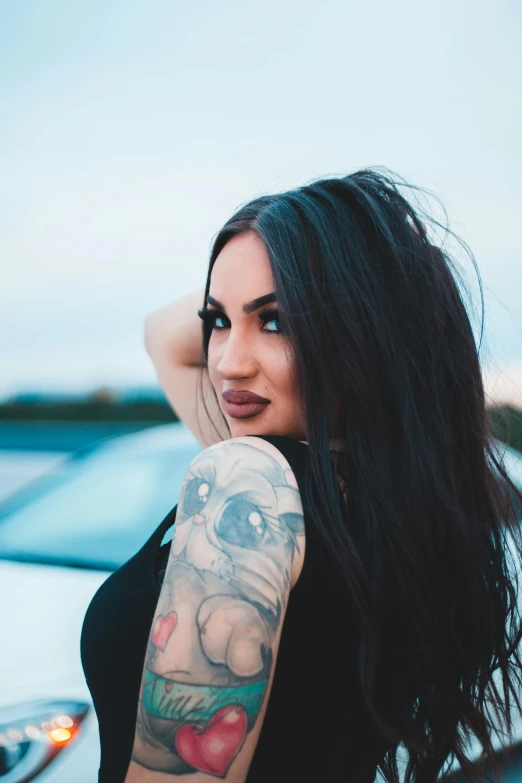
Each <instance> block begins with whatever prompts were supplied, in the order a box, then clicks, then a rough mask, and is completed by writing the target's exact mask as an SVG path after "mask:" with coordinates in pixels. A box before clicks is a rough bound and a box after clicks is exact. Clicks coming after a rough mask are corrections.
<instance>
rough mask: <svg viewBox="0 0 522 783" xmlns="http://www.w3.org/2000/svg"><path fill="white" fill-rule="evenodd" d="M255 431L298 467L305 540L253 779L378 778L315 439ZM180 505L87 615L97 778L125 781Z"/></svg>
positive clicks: (84, 644)
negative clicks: (313, 501) (324, 531)
mask: <svg viewBox="0 0 522 783" xmlns="http://www.w3.org/2000/svg"><path fill="white" fill-rule="evenodd" d="M256 437H263V439H264V440H267V441H268V442H270V443H272V444H273V445H274V446H276V447H277V448H278V449H279V451H280V452H281V453H282V454H283V455H284V456H285V457H286V459H287V460H288V462H289V464H290V467H291V468H292V470H293V472H294V474H295V477H296V479H297V484H298V487H299V488H300V489H301V500H302V503H303V512H304V523H305V535H306V542H305V558H304V563H303V569H302V571H301V574H300V576H299V579H298V580H297V583H296V585H295V587H294V588H293V590H291V592H290V596H289V600H288V605H287V610H286V614H285V618H284V622H283V628H282V634H281V640H280V644H279V652H278V657H277V660H276V664H275V672H274V679H273V684H272V690H271V693H270V698H269V701H268V707H267V711H266V715H265V719H264V722H263V725H262V729H261V733H260V736H259V740H258V743H257V746H256V750H255V752H254V756H253V758H252V762H251V765H250V769H249V772H248V777H247V783H293V781H296V783H341V781H342V783H352V781H356V780H357V783H372V781H373V780H374V778H375V775H376V764H377V761H378V760H379V757H380V753H379V749H378V743H377V741H376V739H375V737H374V735H373V733H372V731H371V729H370V727H369V722H368V719H367V713H366V710H365V708H364V705H363V702H362V695H361V692H360V687H359V682H358V676H357V669H358V667H357V656H358V639H359V631H358V622H357V620H356V619H355V616H354V614H353V612H352V611H351V602H350V598H349V595H348V593H347V590H346V587H345V586H344V585H343V584H341V583H340V581H339V578H338V577H337V576H336V575H335V573H334V569H333V568H332V564H331V562H329V558H328V555H327V554H326V552H325V550H324V547H323V545H322V541H321V540H320V538H319V535H318V532H317V531H316V530H315V529H314V525H313V523H312V520H311V518H310V515H309V513H308V511H307V508H306V501H305V494H304V493H303V491H302V488H303V487H304V486H305V482H307V481H309V475H308V470H309V463H308V460H309V451H308V449H309V447H308V446H307V445H306V444H304V443H301V442H300V441H298V440H295V439H293V438H289V437H286V436H282V435H270V436H256ZM176 510H177V506H175V507H174V508H173V509H172V511H170V512H169V514H167V516H166V517H165V519H164V520H163V522H161V524H160V525H159V527H158V528H157V529H156V530H155V531H154V533H153V534H152V535H151V537H150V538H149V540H148V541H147V542H146V543H145V544H144V545H143V547H142V548H141V549H140V551H139V552H138V553H137V554H136V555H134V557H133V558H131V559H130V560H129V561H128V562H127V563H125V565H123V566H122V567H121V568H120V569H119V570H118V571H115V572H114V573H113V574H111V576H110V577H109V578H108V579H107V580H106V581H105V582H104V583H103V584H102V586H101V587H100V588H99V590H98V592H97V593H96V595H95V596H94V598H93V599H92V601H91V604H90V606H89V608H88V610H87V613H86V616H85V620H84V624H83V629H82V638H81V656H82V664H83V669H84V672H85V677H86V680H87V684H88V686H89V689H90V691H91V695H92V698H93V703H94V708H95V710H96V714H97V716H98V721H99V729H100V742H101V766H100V771H99V779H98V780H99V783H123V781H124V780H125V776H126V773H127V769H128V766H129V763H130V758H131V754H132V747H133V743H134V733H135V727H136V717H137V710H138V699H139V691H140V685H141V676H142V671H143V665H144V660H145V651H146V647H147V642H148V638H149V633H150V628H151V625H152V620H153V616H154V612H155V610H156V604H157V602H158V597H159V593H160V589H161V583H162V578H163V576H164V569H165V565H166V560H167V557H168V552H169V549H170V544H164V545H163V546H161V542H162V539H163V538H164V537H165V534H166V532H167V531H168V530H169V528H170V527H172V525H174V523H175V519H176ZM381 752H382V751H381Z"/></svg>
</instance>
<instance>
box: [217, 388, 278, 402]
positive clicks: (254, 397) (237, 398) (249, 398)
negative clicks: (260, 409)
mask: <svg viewBox="0 0 522 783" xmlns="http://www.w3.org/2000/svg"><path fill="white" fill-rule="evenodd" d="M222 397H223V399H224V400H226V401H227V402H232V403H235V404H236V405H241V404H243V403H247V402H262V403H267V402H270V400H267V399H266V397H260V396H259V394H254V392H249V391H224V392H223V393H222Z"/></svg>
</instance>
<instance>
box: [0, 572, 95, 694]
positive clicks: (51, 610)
mask: <svg viewBox="0 0 522 783" xmlns="http://www.w3.org/2000/svg"><path fill="white" fill-rule="evenodd" d="M108 576H109V573H108V572H107V571H92V570H88V569H79V568H64V567H57V566H49V565H34V564H27V563H14V562H8V561H0V595H1V596H2V644H1V645H0V672H1V674H0V706H5V705H7V704H14V703H20V702H22V701H26V700H32V699H37V698H57V697H58V698H59V697H62V698H63V697H71V698H78V699H85V698H87V699H88V700H90V699H89V694H88V689H87V686H86V683H85V679H84V676H83V670H82V666H81V660H80V635H81V629H82V623H83V618H84V616H85V612H86V610H87V607H88V605H89V602H90V600H91V598H92V596H93V595H94V593H95V592H96V590H97V589H98V587H99V586H100V585H101V584H102V582H104V581H105V580H106V579H107V577H108Z"/></svg>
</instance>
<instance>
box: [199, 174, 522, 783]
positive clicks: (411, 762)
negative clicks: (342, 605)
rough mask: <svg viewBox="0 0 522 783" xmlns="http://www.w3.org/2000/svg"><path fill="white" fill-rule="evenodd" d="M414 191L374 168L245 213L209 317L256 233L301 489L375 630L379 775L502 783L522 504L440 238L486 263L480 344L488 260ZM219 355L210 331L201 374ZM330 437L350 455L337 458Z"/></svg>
mask: <svg viewBox="0 0 522 783" xmlns="http://www.w3.org/2000/svg"><path fill="white" fill-rule="evenodd" d="M404 188H406V189H408V192H411V193H414V194H416V193H426V192H427V191H425V190H423V189H420V188H418V187H416V186H413V185H410V184H408V183H407V182H405V180H403V179H402V178H401V177H399V176H398V175H396V174H394V173H393V172H391V171H390V170H389V169H384V168H382V167H371V168H368V169H364V170H361V171H357V172H355V173H353V174H350V175H348V176H346V177H332V178H326V179H321V180H318V181H313V182H311V183H309V184H306V185H304V186H302V187H298V188H295V189H292V190H289V191H286V192H283V193H277V194H274V195H264V196H261V197H259V198H256V199H255V200H253V201H251V202H249V203H247V204H245V205H243V206H241V207H240V208H239V209H238V210H237V212H236V213H235V214H234V215H233V216H232V217H231V218H230V220H229V221H228V222H227V223H226V224H225V226H224V227H223V228H222V229H221V231H219V233H218V234H217V236H216V237H215V239H214V242H213V246H212V249H211V256H210V264H209V270H208V277H207V284H206V290H205V302H206V296H207V294H208V291H209V285H210V273H211V271H212V267H213V264H214V262H215V260H216V258H217V256H218V255H219V253H220V252H221V250H222V248H223V247H224V246H225V244H226V243H227V242H228V241H229V240H230V239H231V238H232V237H235V236H237V235H238V234H242V233H243V232H247V231H254V232H256V233H257V234H258V235H259V236H260V237H261V239H262V240H263V242H264V243H265V246H266V249H267V251H268V256H269V259H270V264H271V268H272V272H273V277H274V280H275V288H276V294H277V302H278V311H279V318H280V321H281V326H282V329H283V331H284V332H286V334H287V335H288V337H289V341H290V344H291V346H292V350H293V354H294V367H295V373H296V379H297V384H298V391H299V396H300V400H301V404H302V406H303V412H304V416H305V423H306V432H307V439H308V443H309V446H310V458H311V465H312V472H313V481H312V482H311V484H310V486H309V487H304V488H302V491H304V492H306V494H307V498H306V501H307V504H308V507H309V509H310V511H311V514H312V517H313V519H314V521H315V524H316V526H317V529H318V530H319V531H320V534H321V536H322V540H323V542H324V544H325V545H326V547H327V549H328V550H329V552H330V555H331V560H332V563H333V564H335V566H336V567H337V569H338V571H339V574H340V576H341V578H342V579H343V580H344V583H345V584H346V586H347V588H348V590H349V593H350V595H351V596H352V598H353V601H354V605H355V607H356V610H357V612H358V615H359V617H360V622H361V637H360V646H359V659H358V660H359V664H358V665H359V676H360V683H361V687H362V692H363V696H364V700H365V704H366V707H367V711H368V715H369V717H370V720H371V722H372V725H373V727H374V730H375V732H376V733H377V735H378V736H379V737H380V739H381V740H382V742H383V745H382V747H385V748H388V750H386V752H385V753H384V755H382V756H381V757H380V758H379V759H378V760H377V759H376V760H375V761H376V762H377V763H378V765H379V769H380V772H381V773H382V775H383V776H384V777H385V778H386V780H387V781H388V782H389V783H398V781H399V780H400V779H402V777H403V775H404V780H405V781H406V783H411V782H412V781H415V783H433V781H435V780H436V778H437V776H438V775H440V774H445V773H447V772H448V770H449V768H450V766H451V764H452V762H453V761H454V760H455V759H457V760H458V762H459V763H460V765H461V768H462V770H463V772H464V773H465V775H466V778H467V779H468V780H472V781H473V780H483V779H484V777H485V776H486V774H485V772H484V766H483V762H484V761H486V760H488V761H489V763H490V765H491V766H492V769H493V771H494V773H495V774H496V775H497V776H498V775H499V773H500V767H499V765H498V760H497V759H496V753H495V751H494V748H493V745H492V738H493V735H496V736H497V737H498V738H500V739H501V742H502V736H501V735H502V733H503V732H504V731H506V732H508V734H510V733H511V732H512V714H511V712H512V709H513V707H516V708H517V709H518V710H520V709H521V704H520V695H519V694H520V686H521V676H520V672H521V660H520V657H519V642H520V639H521V637H522V625H521V619H520V613H519V608H518V570H517V569H518V562H519V560H520V558H521V555H522V545H521V535H520V528H519V524H518V521H517V517H516V512H515V505H514V500H513V498H517V499H518V500H522V495H521V494H520V492H518V490H517V487H516V486H515V485H514V484H513V483H512V482H511V480H510V478H509V476H508V474H507V471H506V469H505V466H504V462H503V459H502V453H501V450H500V449H499V447H498V444H497V443H496V441H495V440H494V438H493V436H492V427H491V420H490V417H489V414H488V410H487V407H486V399H485V392H484V387H483V379H482V374H481V369H480V364H479V355H478V354H479V352H478V350H477V346H476V343H475V338H474V335H473V330H472V326H471V322H470V318H469V317H468V312H467V309H466V306H465V303H464V297H463V294H462V291H461V288H462V287H463V285H464V283H463V279H462V276H461V273H460V271H459V264H458V263H457V261H456V259H454V258H452V257H451V256H450V254H449V253H448V252H446V251H445V250H444V243H442V245H440V243H437V242H433V241H432V240H430V238H429V235H428V228H427V225H428V226H429V227H430V229H434V231H436V230H437V229H438V228H441V227H442V228H443V229H444V231H446V232H449V235H451V236H452V237H454V238H455V239H457V240H458V242H459V243H460V246H461V247H463V248H464V249H465V251H466V253H467V254H468V255H469V257H470V258H471V260H472V262H473V266H474V268H475V270H476V273H477V277H478V280H479V287H480V294H481V302H482V323H481V344H482V327H483V319H484V301H483V295H482V285H481V283H480V275H479V273H478V269H477V264H476V261H475V259H474V257H473V254H472V253H471V251H470V250H469V248H468V246H467V245H466V243H465V242H463V240H460V239H458V237H456V235H455V234H454V233H453V231H451V230H450V229H449V228H448V227H447V226H442V225H441V223H439V222H438V221H437V220H435V219H434V218H432V217H430V215H429V214H427V213H426V212H425V211H424V210H422V209H421V208H420V206H416V208H414V206H413V200H412V199H410V200H408V199H406V197H405V196H404V195H403V193H401V190H403V189H404ZM419 215H422V218H423V219H422V220H421V218H420V216H419ZM446 236H447V235H446ZM311 315H313V316H315V317H313V318H312V317H311ZM209 338H210V329H209V327H208V326H207V325H205V323H203V364H205V363H206V361H207V357H208V342H209ZM223 422H224V424H225V430H226V431H227V432H228V434H225V435H223V432H221V433H220V437H221V438H222V437H230V431H229V430H228V427H227V424H226V420H225V419H224V417H223ZM218 432H219V430H218ZM331 438H339V439H341V441H342V442H344V443H346V449H345V450H343V451H338V452H335V455H336V456H335V459H334V460H332V459H331V456H330V439H331ZM339 480H341V482H342V483H343V485H344V486H345V487H346V489H347V491H346V492H345V500H344V503H343V502H342V500H341V498H340V496H339V494H338V487H339V483H338V482H339ZM506 488H508V489H509V491H506ZM473 736H474V737H475V738H476V739H478V741H479V742H480V746H481V749H482V752H481V757H480V759H479V762H478V763H473V761H472V760H471V759H470V758H468V757H467V755H466V744H467V741H468V739H469V738H470V737H473ZM401 743H402V744H403V745H404V746H405V748H406V750H407V752H408V760H407V765H406V767H405V770H403V772H402V773H400V772H399V768H400V758H399V755H398V753H399V751H398V749H399V745H400V744H401Z"/></svg>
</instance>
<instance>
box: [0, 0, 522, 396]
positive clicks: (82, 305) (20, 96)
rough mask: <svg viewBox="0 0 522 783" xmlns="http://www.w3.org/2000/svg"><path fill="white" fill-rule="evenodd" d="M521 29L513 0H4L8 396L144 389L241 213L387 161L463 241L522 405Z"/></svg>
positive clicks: (507, 384)
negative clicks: (173, 325)
mask: <svg viewBox="0 0 522 783" xmlns="http://www.w3.org/2000/svg"><path fill="white" fill-rule="evenodd" d="M521 35H522V5H521V4H520V3H519V2H518V0H495V2H492V1H490V2H483V1H482V0H473V2H472V1H471V0H460V1H459V2H458V3H455V2H453V0H452V1H450V0H423V1H422V2H419V0H396V2H395V3H389V2H388V0H373V1H372V0H342V2H334V1H333V0H321V3H318V2H317V1H316V0H314V1H313V2H312V1H311V0H263V1H262V2H260V0H250V2H248V3H246V2H239V0H223V2H221V3H217V2H211V0H200V1H199V2H192V3H181V2H178V0H147V2H145V0H126V2H124V3H123V2H121V0H88V2H87V1H86V0H75V2H72V3H71V2H69V0H20V2H11V3H4V4H2V9H1V11H0V91H1V99H2V112H1V121H0V157H1V170H2V177H1V181H0V202H1V203H0V221H1V230H0V258H1V259H2V260H1V264H2V284H1V286H0V329H1V334H2V338H1V340H0V360H1V366H2V374H1V378H0V394H6V393H7V394H10V393H13V392H16V391H17V390H24V389H28V388H31V389H34V388H45V389H53V390H56V389H64V390H65V389H67V390H73V389H80V388H89V387H93V386H96V385H97V384H104V383H114V384H118V385H119V384H125V383H139V384H142V383H154V382H155V376H154V372H153V368H152V366H151V364H150V361H149V359H148V357H147V355H146V352H145V349H144V347H143V320H144V317H145V315H146V314H147V312H149V311H150V310H151V309H154V308H155V307H157V306H160V305H162V304H165V303H166V302H168V301H170V300H172V299H175V298H176V297H178V296H181V295H182V294H184V293H185V292H187V291H189V290H191V289H193V288H196V287H198V286H200V285H201V284H202V283H203V281H204V275H205V267H206V263H207V258H208V251H209V247H210V242H211V239H212V236H213V235H214V234H215V232H216V231H217V230H218V229H219V227H220V226H221V224H222V223H223V222H224V221H225V220H226V219H227V218H228V217H229V215H230V214H231V213H232V212H233V210H234V209H235V208H236V207H237V206H238V205H239V204H241V203H243V202H244V201H247V200H249V199H250V198H252V197H254V196H257V195H259V194H261V193H266V192H270V191H273V190H280V189H282V188H286V187H291V186H294V185H299V184H302V183H304V182H306V181H309V180H311V179H312V178H314V177H319V176H326V175H336V174H347V173H349V172H350V171H354V170H356V169H358V168H361V167H364V166H373V165H381V166H387V167H389V168H390V169H392V170H393V171H396V172H398V173H399V174H401V175H402V176H404V177H406V178H407V179H409V180H410V181H412V182H413V183H414V184H416V185H420V186H423V187H425V188H428V189H429V190H431V191H433V192H434V193H435V194H436V195H437V196H438V197H439V198H440V199H441V200H442V202H443V203H444V205H445V207H446V209H447V211H448V216H449V219H450V224H451V226H452V228H453V229H454V230H455V231H457V233H459V234H460V235H461V236H462V237H463V238H464V239H465V240H466V242H468V244H469V245H470V246H471V248H472V250H473V252H474V255H475V257H476V260H477V263H478V266H479V270H480V274H481V276H482V282H483V285H484V293H485V297H486V334H485V344H484V355H483V361H484V369H485V371H486V372H487V373H489V374H491V373H494V377H498V378H500V381H499V383H500V384H501V385H502V388H503V389H504V392H503V393H505V394H508V395H510V394H511V395H513V394H515V395H516V394H519V396H520V397H521V399H522V391H521V390H522V303H521V300H522V297H521V293H522V234H521V231H520V215H521V214H522V186H521V182H522V176H521V175H522V170H521V169H522V155H521V153H520V139H521V138H522V102H521V100H520V81H521V76H522V53H521V47H520V40H521ZM469 279H470V285H471V286H472V287H473V286H475V287H476V284H475V283H474V282H473V271H472V268H471V267H469ZM479 304H480V303H479V301H478V299H477V300H476V307H477V308H479ZM492 377H493V375H492ZM498 388H500V387H498ZM506 389H507V390H508V391H506Z"/></svg>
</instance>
